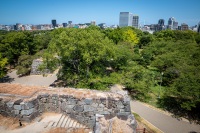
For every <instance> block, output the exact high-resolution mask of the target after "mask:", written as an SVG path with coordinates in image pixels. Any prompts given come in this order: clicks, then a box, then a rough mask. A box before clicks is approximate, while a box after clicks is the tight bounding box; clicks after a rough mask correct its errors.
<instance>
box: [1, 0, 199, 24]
mask: <svg viewBox="0 0 200 133" xmlns="http://www.w3.org/2000/svg"><path fill="white" fill-rule="evenodd" d="M199 5H200V0H0V24H15V23H22V24H49V23H51V20H52V19H56V20H57V23H63V22H68V21H69V20H72V21H73V23H87V22H90V21H92V20H95V21H96V23H97V24H99V23H102V22H104V23H106V24H108V25H112V24H116V25H118V24H119V13H120V12H123V11H125V12H132V13H133V14H136V15H139V16H140V23H141V24H144V22H145V24H154V23H157V22H158V19H160V18H163V19H165V24H166V23H167V21H168V19H169V17H175V18H176V20H177V21H178V22H179V25H180V24H181V23H187V24H189V25H190V26H193V25H196V24H197V23H198V22H199V21H200V7H199Z"/></svg>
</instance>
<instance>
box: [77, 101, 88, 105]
mask: <svg viewBox="0 0 200 133" xmlns="http://www.w3.org/2000/svg"><path fill="white" fill-rule="evenodd" d="M77 104H78V105H85V104H86V103H85V102H83V101H78V102H77Z"/></svg>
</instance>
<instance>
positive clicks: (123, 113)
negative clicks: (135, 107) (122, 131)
mask: <svg viewBox="0 0 200 133" xmlns="http://www.w3.org/2000/svg"><path fill="white" fill-rule="evenodd" d="M130 114H131V113H130V112H119V113H117V116H128V115H130Z"/></svg>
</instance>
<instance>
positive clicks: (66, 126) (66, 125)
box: [65, 118, 71, 128]
mask: <svg viewBox="0 0 200 133" xmlns="http://www.w3.org/2000/svg"><path fill="white" fill-rule="evenodd" d="M70 121H71V118H68V120H67V122H66V124H65V128H68V127H69V124H70Z"/></svg>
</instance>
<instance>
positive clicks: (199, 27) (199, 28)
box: [197, 22, 200, 33]
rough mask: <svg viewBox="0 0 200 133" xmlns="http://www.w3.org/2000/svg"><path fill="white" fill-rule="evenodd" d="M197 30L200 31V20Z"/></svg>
mask: <svg viewBox="0 0 200 133" xmlns="http://www.w3.org/2000/svg"><path fill="white" fill-rule="evenodd" d="M197 32H198V33H200V22H199V24H198V26H197Z"/></svg>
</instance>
